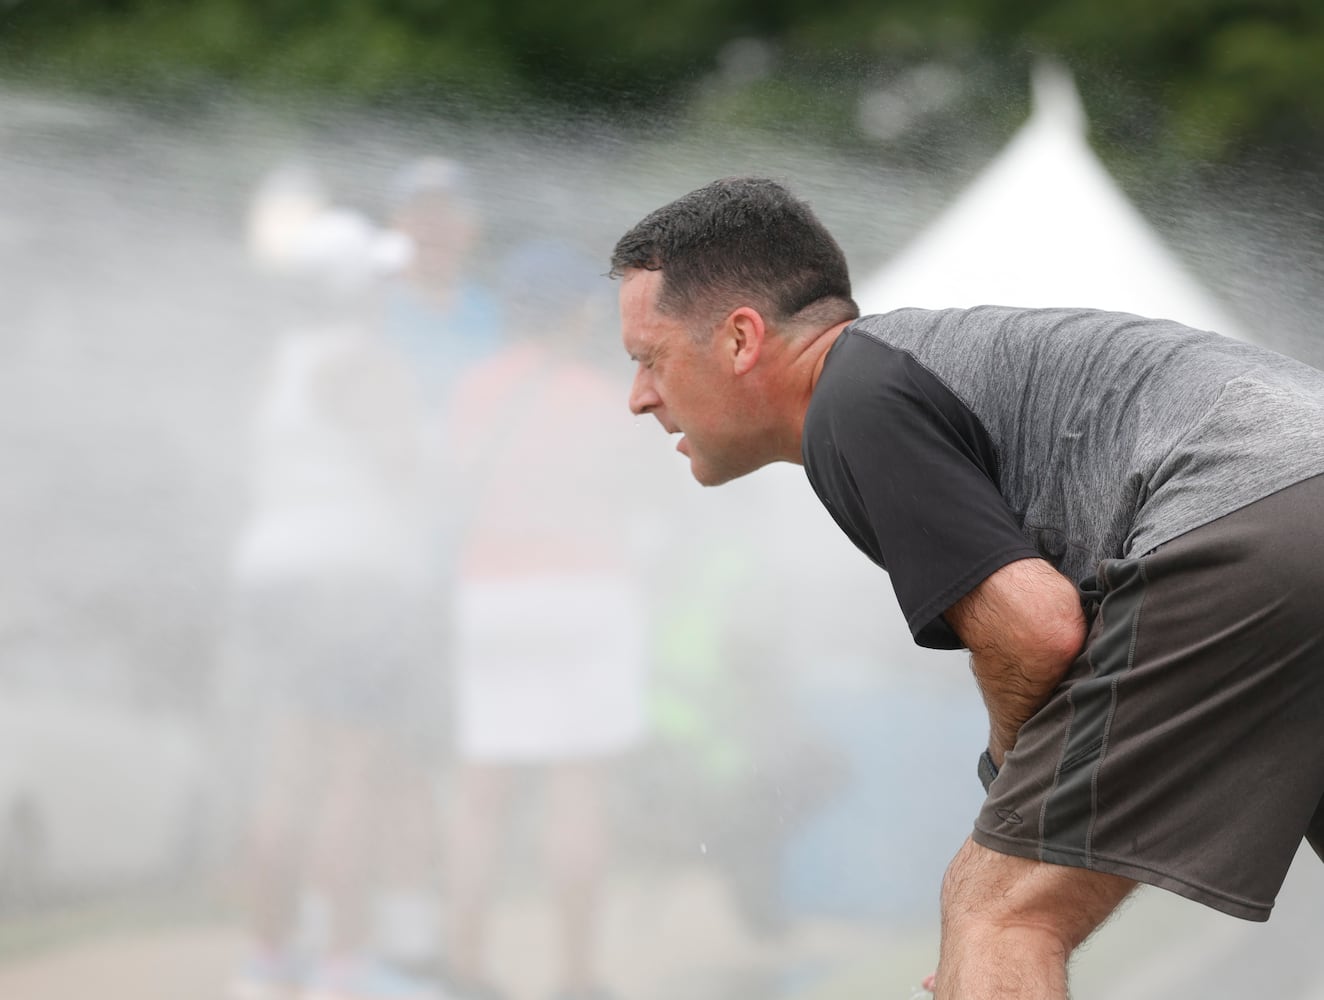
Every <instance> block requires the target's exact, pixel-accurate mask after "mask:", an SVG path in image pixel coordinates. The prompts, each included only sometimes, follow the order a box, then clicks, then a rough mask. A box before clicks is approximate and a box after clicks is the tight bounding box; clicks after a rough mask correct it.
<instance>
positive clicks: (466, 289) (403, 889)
mask: <svg viewBox="0 0 1324 1000" xmlns="http://www.w3.org/2000/svg"><path fill="white" fill-rule="evenodd" d="M480 209H481V206H480V204H479V201H478V199H477V196H476V194H475V192H474V190H473V188H472V184H471V181H470V174H469V171H468V169H467V168H466V167H465V166H464V165H463V164H461V163H460V162H459V161H457V160H455V159H452V158H449V157H444V156H435V155H433V156H424V157H420V158H418V159H415V160H413V161H411V162H409V163H407V164H405V165H404V166H403V167H401V168H400V169H399V170H397V171H396V172H395V174H394V175H393V177H392V178H391V180H390V182H389V184H388V185H387V190H386V205H385V215H386V222H387V226H388V231H389V232H390V233H391V234H392V235H393V236H395V237H397V238H399V239H400V240H402V241H403V243H404V246H405V248H406V251H405V253H404V255H403V260H402V266H401V267H399V268H398V269H397V270H396V271H394V272H393V273H392V274H391V275H390V277H389V279H388V280H387V281H386V282H385V284H384V287H383V290H382V291H383V294H382V298H381V302H380V303H379V308H378V310H377V311H376V313H375V322H376V323H377V325H378V328H379V330H380V332H381V336H382V338H383V341H384V343H385V344H387V345H388V346H389V347H390V348H391V349H392V350H393V351H394V352H395V353H396V354H397V355H398V356H399V357H400V358H401V359H402V361H403V362H404V363H405V364H407V365H408V367H409V369H410V371H411V373H412V374H413V376H414V377H415V379H416V381H417V382H418V387H419V399H420V402H421V405H422V407H423V410H424V414H423V420H424V424H425V427H426V432H425V437H426V451H427V454H428V460H429V463H430V465H429V470H430V490H431V494H430V504H431V509H430V516H431V522H430V525H429V531H430V534H429V538H428V541H427V545H426V552H427V558H428V560H429V561H430V568H431V575H430V582H431V595H430V597H429V613H428V618H427V637H426V639H427V652H426V656H425V662H424V663H423V666H424V667H425V669H426V671H427V673H428V680H429V684H430V685H431V686H430V690H431V692H432V695H431V696H430V697H428V698H426V699H420V701H419V703H418V704H417V705H416V706H415V711H416V714H417V716H418V720H419V728H420V729H421V730H422V731H425V732H426V733H428V734H429V735H428V738H427V740H426V743H427V747H428V750H429V758H430V765H431V766H430V767H428V768H420V769H419V770H417V771H415V772H413V773H410V774H402V775H401V776H400V777H401V780H400V781H399V782H398V783H397V785H396V789H395V801H396V806H395V808H394V815H395V816H396V817H397V819H398V821H399V822H400V823H401V824H403V825H404V827H405V828H407V829H410V830H414V831H416V832H417V836H416V837H414V840H415V847H414V849H413V850H412V851H411V852H410V853H411V854H412V856H413V860H412V861H409V860H408V859H402V861H404V863H402V864H401V865H399V866H398V870H397V871H395V872H394V873H393V874H392V875H391V877H390V879H389V880H388V885H386V886H385V891H384V892H383V893H382V895H381V898H380V899H379V906H378V910H379V921H378V942H379V947H380V950H381V951H382V953H383V954H384V955H386V956H387V957H388V958H390V959H391V960H392V961H393V962H394V963H395V964H397V965H398V966H400V967H401V968H404V969H408V970H418V971H424V970H428V969H430V968H431V967H433V966H434V965H435V964H436V962H437V960H438V956H437V954H436V948H437V946H438V941H439V938H440V924H441V920H442V916H441V912H442V907H443V903H442V901H441V899H440V894H439V891H438V881H439V880H438V878H437V877H436V873H435V871H434V870H433V868H434V865H433V856H432V855H433V850H435V848H436V845H437V844H438V842H440V841H441V840H442V839H443V834H442V832H441V830H440V829H439V828H438V827H437V826H436V823H435V819H436V814H437V810H436V808H434V806H435V805H436V799H437V792H438V790H440V793H441V797H442V798H443V799H444V798H445V797H446V789H445V787H444V786H445V782H446V775H445V769H444V768H441V767H440V762H441V760H442V759H443V758H444V757H445V756H446V755H447V753H448V751H449V746H450V739H449V736H448V735H447V734H448V733H449V730H450V728H451V726H452V725H453V718H452V715H453V713H452V710H451V706H450V704H449V698H448V697H447V695H448V693H449V691H450V689H451V677H450V675H451V671H452V665H451V662H450V659H451V650H452V648H453V643H452V642H451V638H450V634H451V628H452V624H451V621H450V617H451V608H452V606H453V603H454V602H453V590H454V586H455V560H456V550H457V547H458V544H459V542H458V533H459V530H460V527H461V524H460V516H459V507H460V502H459V494H460V490H459V488H458V487H457V484H456V482H455V477H454V467H453V462H452V461H451V456H450V455H449V451H450V448H451V445H452V442H451V439H450V438H451V432H450V428H449V427H448V420H449V414H450V402H451V396H452V394H453V392H454V390H455V387H456V386H457V385H458V384H459V383H460V381H461V380H462V379H463V377H464V375H465V373H466V372H467V371H469V370H470V369H471V368H472V367H473V366H475V365H476V364H479V363H481V362H482V361H484V360H485V359H487V358H488V357H490V356H491V355H492V354H493V353H494V352H495V351H496V350H497V349H498V348H499V347H500V346H501V344H502V342H503V338H504V330H503V321H502V309H501V305H500V303H499V302H498V300H497V298H496V297H495V296H494V295H493V294H492V292H491V291H490V290H489V288H488V287H486V285H485V283H484V282H483V281H482V280H481V279H480V278H479V276H478V272H479V271H480V270H481V267H480V264H481V258H482V254H481V240H482V236H483V215H482V212H481V210H480ZM424 845H427V846H426V847H425V846H424ZM429 847H430V848H432V849H433V850H429V849H428V848H429Z"/></svg>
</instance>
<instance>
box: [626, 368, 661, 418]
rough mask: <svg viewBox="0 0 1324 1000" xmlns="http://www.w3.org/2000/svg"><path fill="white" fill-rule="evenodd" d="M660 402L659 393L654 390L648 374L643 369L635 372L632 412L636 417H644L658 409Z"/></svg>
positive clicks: (631, 390) (631, 403)
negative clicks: (655, 408)
mask: <svg viewBox="0 0 1324 1000" xmlns="http://www.w3.org/2000/svg"><path fill="white" fill-rule="evenodd" d="M659 402H660V400H659V399H658V396H657V392H656V391H655V390H654V389H653V386H652V382H651V380H650V379H649V378H648V373H647V372H645V371H644V370H643V369H642V368H641V369H640V370H639V371H637V372H635V374H634V383H633V384H632V385H631V386H630V412H631V413H633V414H634V415H635V416H636V417H642V416H643V415H644V414H645V413H648V412H649V411H650V410H652V409H653V408H654V407H656V406H657V404H658V403H659Z"/></svg>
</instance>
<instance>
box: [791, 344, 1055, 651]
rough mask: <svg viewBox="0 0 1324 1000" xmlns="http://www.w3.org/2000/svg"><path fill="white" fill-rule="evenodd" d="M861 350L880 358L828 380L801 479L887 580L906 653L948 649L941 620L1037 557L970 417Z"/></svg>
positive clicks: (920, 373)
mask: <svg viewBox="0 0 1324 1000" xmlns="http://www.w3.org/2000/svg"><path fill="white" fill-rule="evenodd" d="M868 346H869V348H870V349H873V350H878V351H883V352H886V353H887V354H888V355H890V356H889V357H887V358H886V359H885V360H886V363H885V364H884V365H882V367H881V369H880V368H876V367H874V366H873V365H870V366H869V367H868V369H867V370H864V371H860V372H859V373H855V372H850V373H847V374H842V375H839V376H838V377H836V378H835V379H834V380H833V382H834V387H833V389H832V390H831V391H832V393H833V397H832V398H830V399H828V400H826V401H823V402H825V403H826V405H825V406H824V407H822V408H821V409H820V411H819V413H818V414H816V415H815V419H814V421H813V426H812V434H813V435H814V437H815V438H816V439H817V440H815V441H813V442H811V445H810V446H811V448H812V450H813V452H814V465H815V466H816V467H817V469H816V472H811V479H812V480H814V481H815V489H816V490H817V491H818V492H819V495H820V497H821V498H822V499H823V501H824V503H825V505H826V506H827V507H828V509H829V510H830V511H831V512H832V514H833V516H834V517H835V518H836V519H837V521H838V523H839V524H840V525H841V526H842V528H843V529H844V530H845V531H846V533H847V534H848V535H850V537H851V538H852V540H853V541H854V542H855V543H856V545H857V546H859V547H860V548H861V549H863V550H864V551H865V552H866V554H868V555H869V556H870V557H871V558H873V559H874V560H875V561H876V562H877V563H879V565H881V566H882V567H883V568H884V569H886V570H887V571H888V573H889V575H890V576H891V579H892V587H893V589H894V590H895V591H896V596H897V601H898V602H899V604H900V605H901V609H902V611H903V613H904V614H905V617H906V622H907V624H908V625H909V626H910V630H911V634H912V635H913V636H914V638H915V642H916V643H918V644H919V645H921V646H928V647H931V648H935V649H958V648H960V647H961V646H962V643H961V640H960V638H959V637H958V636H957V635H956V633H955V632H953V631H952V629H951V628H950V627H949V626H948V625H947V623H946V621H945V620H944V619H943V617H942V614H943V612H944V611H946V610H947V609H948V608H950V607H951V606H952V605H953V604H955V603H956V602H957V601H958V600H959V599H960V598H962V597H964V596H965V595H966V594H968V593H969V592H970V591H971V590H973V589H974V588H975V587H976V586H977V585H978V584H979V583H980V582H981V581H983V580H984V579H985V578H987V577H988V576H989V575H990V574H992V573H993V572H994V571H995V570H997V569H998V568H1000V567H1001V566H1004V565H1006V564H1007V563H1010V562H1014V561H1016V560H1018V559H1025V558H1032V557H1036V556H1038V555H1039V553H1038V552H1037V551H1036V550H1035V548H1034V546H1033V545H1031V544H1030V542H1029V540H1028V539H1026V537H1025V536H1024V535H1023V534H1022V532H1021V529H1020V525H1019V523H1018V521H1017V518H1016V516H1015V514H1014V513H1013V512H1012V510H1011V508H1010V507H1008V505H1007V503H1006V501H1005V500H1004V499H1003V498H1002V495H1001V493H1000V492H999V491H998V487H997V456H996V452H995V450H994V448H993V445H992V443H991V441H990V439H989V437H988V434H987V432H986V431H985V430H984V428H983V426H982V425H981V423H980V421H979V420H978V418H977V417H976V416H975V414H974V413H972V412H971V411H970V409H969V408H968V407H966V406H965V404H964V403H962V402H961V401H960V400H959V399H958V398H957V397H956V396H955V395H954V394H953V393H952V392H951V391H950V390H949V389H948V388H947V387H946V386H945V385H944V384H943V382H942V381H941V380H940V379H938V378H937V376H935V375H934V374H933V373H931V372H930V371H928V369H926V368H924V367H923V366H922V365H920V364H919V363H918V362H917V361H915V360H914V359H913V358H912V357H911V356H910V355H908V354H905V353H904V352H901V351H897V350H895V349H894V348H890V347H887V346H886V345H881V344H876V343H873V344H870V345H868ZM815 401H816V402H820V401H819V400H818V399H817V391H816V400H815ZM806 429H807V431H808V430H811V428H810V427H808V426H807V428H806ZM807 464H808V463H807ZM807 471H808V470H807Z"/></svg>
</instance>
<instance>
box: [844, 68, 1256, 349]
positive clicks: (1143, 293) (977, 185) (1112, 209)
mask: <svg viewBox="0 0 1324 1000" xmlns="http://www.w3.org/2000/svg"><path fill="white" fill-rule="evenodd" d="M1085 131H1086V128H1085V114H1084V110H1083V108H1082V107H1081V102H1080V97H1079V95H1078V94H1077V92H1076V88H1075V85H1074V83H1073V82H1072V80H1071V78H1070V76H1069V75H1068V74H1067V73H1066V71H1065V70H1063V69H1062V68H1060V67H1058V66H1054V65H1047V64H1046V65H1041V66H1040V67H1038V68H1037V69H1036V71H1035V76H1034V108H1033V111H1032V113H1031V116H1030V119H1029V121H1027V122H1026V124H1025V125H1024V127H1022V129H1021V130H1020V132H1019V133H1017V135H1016V136H1015V137H1014V138H1013V139H1012V141H1011V142H1010V143H1009V144H1008V145H1007V147H1006V148H1005V149H1004V150H1003V151H1002V152H1001V153H999V154H998V156H997V157H995V158H994V160H993V161H992V162H991V163H990V164H989V165H988V167H987V168H985V170H984V172H983V173H982V174H980V176H979V177H978V178H976V180H975V181H974V182H973V183H972V184H971V185H970V187H969V188H967V189H966V190H965V191H964V192H963V193H962V194H961V195H960V196H959V197H958V198H957V199H956V201H955V202H954V203H953V204H952V205H950V206H949V207H948V208H947V210H946V211H945V212H944V213H943V214H942V215H940V216H939V218H938V219H937V221H936V222H934V223H933V224H932V225H931V226H930V227H929V228H928V229H927V230H925V231H924V232H923V233H921V235H920V236H919V237H918V239H916V240H915V241H914V242H913V243H912V244H911V245H910V246H909V247H907V248H905V249H903V250H902V251H901V252H900V254H898V255H897V256H896V257H894V258H893V259H892V260H890V261H888V262H887V263H886V264H885V265H883V267H882V268H881V269H880V270H879V271H878V272H876V273H875V274H873V275H871V276H869V277H868V278H866V279H865V280H864V281H862V282H860V283H859V284H858V286H857V289H856V292H857V295H856V299H857V301H858V302H859V304H860V307H861V308H862V309H863V310H864V312H866V313H870V312H884V311H886V310H889V309H896V308H899V307H902V306H920V307H924V308H930V309H938V308H944V307H948V306H974V305H984V304H994V305H1013V306H1088V307H1094V308H1100V309H1115V310H1120V311H1123V312H1133V313H1139V314H1141V315H1145V316H1155V317H1161V318H1165V319H1175V320H1178V321H1180V322H1183V323H1186V324H1188V325H1190V326H1194V327H1199V328H1201V329H1209V330H1216V331H1218V332H1219V333H1225V334H1228V335H1230V336H1240V337H1243V338H1244V336H1245V334H1244V332H1243V331H1242V330H1241V329H1240V327H1239V325H1238V324H1237V323H1235V322H1234V321H1233V319H1232V318H1231V317H1230V316H1229V315H1227V314H1226V313H1225V312H1224V310H1223V309H1222V308H1221V306H1220V305H1219V304H1218V303H1217V302H1216V301H1214V299H1213V297H1212V296H1211V295H1210V294H1209V293H1208V292H1207V291H1206V290H1205V289H1204V288H1202V287H1201V286H1200V285H1199V283H1198V282H1197V281H1196V280H1195V279H1194V278H1193V277H1192V276H1191V275H1190V274H1189V273H1188V272H1187V271H1186V270H1185V268H1184V267H1183V266H1182V264H1181V263H1180V261H1178V260H1177V259H1176V257H1175V256H1174V255H1173V253H1172V251H1170V250H1169V249H1168V248H1167V247H1166V246H1164V244H1163V243H1162V241H1161V240H1160V239H1159V238H1158V236H1157V235H1156V234H1155V233H1154V232H1153V230H1152V229H1151V228H1150V227H1149V225H1148V224H1147V223H1146V221H1145V219H1144V218H1143V217H1142V216H1141V214H1140V212H1139V211H1137V209H1136V208H1135V206H1134V205H1132V204H1131V202H1130V201H1129V200H1128V199H1127V197H1126V195H1125V194H1124V193H1123V192H1122V190H1121V188H1119V187H1118V185H1117V183H1116V182H1115V181H1114V180H1113V179H1112V177H1111V176H1109V174H1108V172H1107V171H1106V170H1105V169H1104V167H1103V165H1102V164H1101V163H1100V162H1099V161H1098V159H1097V158H1096V157H1095V155H1094V153H1093V151H1092V150H1091V149H1090V147H1089V144H1088V142H1087V141H1086V138H1085Z"/></svg>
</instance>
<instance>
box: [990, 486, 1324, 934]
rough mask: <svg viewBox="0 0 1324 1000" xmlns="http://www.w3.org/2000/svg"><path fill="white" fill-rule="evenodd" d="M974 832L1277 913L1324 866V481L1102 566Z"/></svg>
mask: <svg viewBox="0 0 1324 1000" xmlns="http://www.w3.org/2000/svg"><path fill="white" fill-rule="evenodd" d="M1082 590H1083V592H1084V593H1085V594H1086V596H1087V598H1088V604H1087V610H1088V612H1089V614H1090V616H1091V624H1090V631H1089V639H1088V641H1087V643H1086V646H1085V650H1084V652H1083V653H1081V655H1080V657H1079V658H1078V659H1077V660H1076V662H1075V663H1074V664H1073V666H1072V668H1071V671H1070V673H1069V674H1068V676H1067V679H1066V680H1065V681H1064V682H1063V684H1062V686H1061V687H1060V688H1059V689H1058V690H1057V691H1056V692H1055V693H1054V695H1053V697H1052V699H1051V700H1050V701H1049V702H1048V704H1047V705H1045V706H1044V708H1043V709H1041V710H1040V711H1039V713H1038V714H1037V715H1035V716H1034V717H1033V718H1032V719H1031V720H1030V721H1029V722H1028V723H1026V725H1025V727H1024V728H1023V729H1022V730H1021V733H1020V736H1019V738H1018V739H1017V742H1016V747H1015V749H1014V750H1013V751H1012V753H1011V754H1009V755H1008V757H1007V760H1006V763H1005V764H1004V766H1003V768H1002V772H1001V773H1000V774H999V775H998V777H997V780H996V781H994V783H993V785H992V788H991V790H990V793H989V796H988V798H987V800H986V801H985V803H984V807H983V809H982V810H981V811H980V814H979V818H978V820H977V821H976V824H975V832H974V839H975V840H976V841H977V842H978V843H980V844H982V845H984V846H985V847H988V848H991V849H992V850H995V851H1000V852H1002V853H1004V854H1013V855H1017V856H1019V857H1026V858H1036V859H1040V860H1043V861H1047V862H1051V863H1054V864H1062V865H1071V866H1074V867H1079V868H1089V869H1093V870H1096V871H1102V872H1110V873H1113V874H1116V875H1122V876H1125V877H1127V878H1131V879H1135V880H1137V881H1140V882H1145V883H1148V884H1150V885H1156V886H1160V887H1162V888H1164V889H1169V890H1171V891H1173V892H1176V893H1179V894H1181V895H1183V896H1187V897H1189V898H1191V899H1194V900H1197V901H1198V902H1201V903H1204V904H1206V905H1208V906H1212V907H1214V908H1215V909H1217V910H1222V911H1223V912H1225V913H1230V914H1232V915H1233V916H1237V917H1244V918H1247V919H1250V920H1267V919H1268V917H1269V911H1270V909H1271V908H1272V907H1273V901H1274V898H1275V896H1276V895H1277V893H1278V889H1279V887H1280V886H1281V885H1282V882H1283V878H1284V877H1285V875H1286V874H1287V869H1288V867H1289V865H1290V864H1291V862H1292V858H1293V856H1294V855H1295V854H1296V851H1297V849H1298V847H1299V846H1300V844H1301V840H1302V838H1303V837H1305V838H1307V839H1309V841H1310V843H1311V845H1312V846H1313V847H1314V848H1315V850H1316V852H1317V853H1319V854H1320V855H1321V857H1324V476H1316V477H1315V478H1313V479H1309V480H1306V481H1305V482H1302V483H1298V484H1297V485H1295V486H1292V487H1289V488H1287V489H1285V490H1282V491H1280V492H1278V493H1275V494H1273V495H1271V496H1269V497H1266V498H1264V499H1263V500H1259V501H1257V502H1256V503H1253V504H1251V505H1250V506H1248V507H1244V508H1242V509H1241V510H1239V511H1236V512H1234V513H1232V514H1229V515H1227V516H1225V517H1222V518H1219V519H1218V520H1216V521H1213V522H1211V523H1210V524H1207V525H1204V526H1203V527H1200V528H1197V529H1195V530H1194V531H1190V532H1188V533H1187V534H1185V535H1182V536H1181V537H1180V538H1177V539H1174V540H1173V541H1171V542H1168V543H1166V544H1164V545H1161V546H1159V547H1158V548H1157V549H1156V550H1155V551H1154V552H1152V553H1149V554H1147V555H1144V556H1141V557H1140V558H1138V559H1119V560H1108V561H1106V562H1104V563H1103V564H1102V566H1101V567H1100V569H1099V574H1098V579H1097V581H1096V584H1095V587H1094V588H1093V589H1092V590H1091V589H1090V588H1085V587H1083V588H1082Z"/></svg>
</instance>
